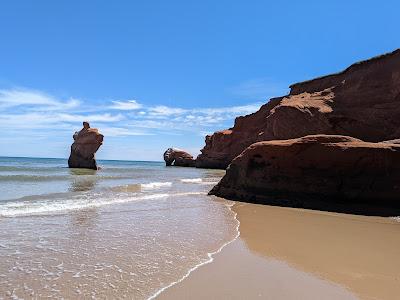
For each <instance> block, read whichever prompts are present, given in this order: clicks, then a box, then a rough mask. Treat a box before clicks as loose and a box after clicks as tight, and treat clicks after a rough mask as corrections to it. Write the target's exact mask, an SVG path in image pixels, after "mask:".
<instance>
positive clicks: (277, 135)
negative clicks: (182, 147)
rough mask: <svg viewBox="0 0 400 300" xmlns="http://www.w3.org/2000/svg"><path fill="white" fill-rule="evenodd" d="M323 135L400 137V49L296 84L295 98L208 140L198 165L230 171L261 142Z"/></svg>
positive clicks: (293, 88)
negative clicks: (231, 166)
mask: <svg viewBox="0 0 400 300" xmlns="http://www.w3.org/2000/svg"><path fill="white" fill-rule="evenodd" d="M321 133H323V134H341V135H347V136H353V137H356V138H360V139H362V140H365V141H373V142H376V141H383V140H392V139H396V138H399V137H400V49H398V50H396V51H394V52H392V53H388V54H385V55H382V56H379V57H375V58H372V59H369V60H366V61H362V62H359V63H356V64H353V65H351V66H350V67H348V68H347V69H346V70H344V71H343V72H340V73H337V74H333V75H329V76H324V77H320V78H316V79H313V80H309V81H305V82H301V83H296V84H293V85H291V86H290V93H289V95H287V96H284V97H279V98H273V99H271V100H270V101H269V102H268V103H267V104H265V105H263V106H262V107H261V108H260V110H259V111H257V112H256V113H253V114H250V115H247V116H244V117H238V118H236V120H235V124H234V127H233V128H231V129H228V130H223V131H219V132H216V133H214V134H213V135H211V136H207V137H206V145H205V147H204V148H203V149H202V150H201V152H202V153H201V154H200V155H199V156H198V158H197V160H196V166H197V167H203V168H226V167H227V166H228V165H229V163H230V162H231V161H232V160H233V159H234V158H235V157H236V156H237V155H239V154H240V153H241V152H242V151H243V150H244V149H246V148H247V147H248V146H250V145H251V144H253V143H255V142H259V141H268V140H280V139H291V138H297V137H301V136H305V135H310V134H321Z"/></svg>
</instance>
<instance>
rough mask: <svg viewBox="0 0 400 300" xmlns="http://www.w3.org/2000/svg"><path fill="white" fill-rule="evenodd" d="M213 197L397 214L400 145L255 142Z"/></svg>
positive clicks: (311, 139) (339, 140)
mask: <svg viewBox="0 0 400 300" xmlns="http://www.w3.org/2000/svg"><path fill="white" fill-rule="evenodd" d="M210 194H213V195H217V196H220V197H224V198H228V199H234V200H241V201H246V202H255V203H265V204H273V205H281V206H292V207H304V208H313V209H323V210H333V211H346V212H352V213H366V212H367V213H372V214H378V215H379V214H382V215H385V214H389V215H390V214H394V215H396V214H398V213H399V211H400V200H399V195H400V145H398V144H390V143H371V142H364V141H361V140H359V139H356V138H352V137H347V136H338V135H310V136H305V137H302V138H297V139H289V140H274V141H265V142H258V143H254V144H252V145H251V146H250V147H248V148H247V149H246V150H245V151H243V153H241V154H240V155H239V156H238V157H236V158H235V159H234V160H233V161H232V163H231V164H230V165H229V167H228V169H227V171H226V175H225V176H224V177H223V178H222V179H221V181H220V182H219V183H218V184H217V185H216V186H215V187H214V188H213V189H212V191H211V192H210ZM387 208H389V210H387ZM385 211H386V212H385ZM395 212H396V213H395Z"/></svg>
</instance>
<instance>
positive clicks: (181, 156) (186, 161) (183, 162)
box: [164, 148, 196, 167]
mask: <svg viewBox="0 0 400 300" xmlns="http://www.w3.org/2000/svg"><path fill="white" fill-rule="evenodd" d="M164 161H165V165H166V166H172V165H173V166H177V167H194V166H195V164H196V160H195V159H193V156H192V155H190V154H189V153H187V152H185V151H183V150H180V149H176V148H168V149H167V151H165V152H164Z"/></svg>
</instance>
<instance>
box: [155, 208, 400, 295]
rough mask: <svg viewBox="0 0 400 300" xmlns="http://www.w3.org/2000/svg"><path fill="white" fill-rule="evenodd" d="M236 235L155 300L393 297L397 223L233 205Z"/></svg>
mask: <svg viewBox="0 0 400 300" xmlns="http://www.w3.org/2000/svg"><path fill="white" fill-rule="evenodd" d="M234 210H235V211H236V212H237V213H238V216H237V218H238V219H239V221H240V222H241V224H240V232H241V235H240V238H239V239H237V240H236V241H234V242H233V243H231V244H230V245H228V246H226V247H225V248H224V249H223V250H222V252H221V253H219V254H217V255H215V257H214V258H215V259H214V261H213V262H212V263H210V264H207V265H205V266H202V267H200V268H198V269H197V270H195V271H193V272H192V273H191V274H190V276H189V277H187V278H186V279H185V280H183V281H182V282H180V283H178V284H176V285H175V286H173V287H171V288H169V289H167V290H166V291H164V292H163V293H162V294H161V295H160V299H189V298H190V299H254V298H260V299H355V298H360V299H383V300H384V299H399V298H400V222H398V221H395V220H393V219H389V218H379V217H365V216H354V215H345V214H335V213H326V212H320V211H311V210H302V209H292V208H281V207H273V206H264V205H256V204H244V203H237V204H236V205H235V206H234Z"/></svg>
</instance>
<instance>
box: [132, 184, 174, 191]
mask: <svg viewBox="0 0 400 300" xmlns="http://www.w3.org/2000/svg"><path fill="white" fill-rule="evenodd" d="M140 186H141V187H142V189H147V190H149V189H159V188H162V187H169V186H172V182H150V183H142V184H141V185H140Z"/></svg>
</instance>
